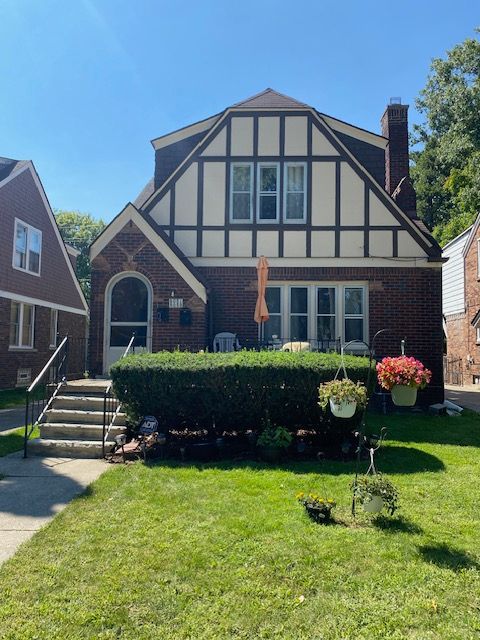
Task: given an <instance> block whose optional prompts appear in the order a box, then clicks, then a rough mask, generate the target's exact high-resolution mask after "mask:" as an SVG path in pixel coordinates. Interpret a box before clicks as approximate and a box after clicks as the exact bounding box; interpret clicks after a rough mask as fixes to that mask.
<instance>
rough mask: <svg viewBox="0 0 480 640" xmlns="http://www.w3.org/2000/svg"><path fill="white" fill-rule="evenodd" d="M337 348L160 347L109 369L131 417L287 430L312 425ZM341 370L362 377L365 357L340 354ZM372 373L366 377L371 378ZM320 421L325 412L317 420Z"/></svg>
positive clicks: (181, 424)
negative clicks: (290, 350)
mask: <svg viewBox="0 0 480 640" xmlns="http://www.w3.org/2000/svg"><path fill="white" fill-rule="evenodd" d="M339 361H340V357H339V356H338V355H337V354H323V353H309V352H303V353H287V352H276V351H260V352H256V351H237V352H234V353H188V352H168V351H162V352H159V353H154V354H141V355H132V356H128V357H126V358H124V359H122V360H120V361H119V362H117V363H115V364H114V365H113V366H112V368H111V376H112V380H113V385H114V390H115V393H116V395H117V397H118V398H119V399H120V400H121V401H122V402H123V403H125V405H126V410H127V412H128V413H129V414H131V415H134V416H136V417H140V416H143V415H149V414H150V415H154V416H156V417H157V419H158V421H159V424H160V425H161V426H162V427H165V428H167V429H171V428H187V429H198V428H211V427H212V422H213V421H215V424H216V426H217V428H218V429H222V430H223V429H226V430H237V431H245V430H247V429H257V428H258V427H259V426H260V425H261V424H262V423H263V422H264V421H265V418H266V416H268V419H269V420H270V422H271V423H272V424H273V425H282V426H285V427H287V428H288V429H290V430H291V429H297V428H300V427H304V428H306V427H313V428H318V426H319V424H320V422H321V420H322V413H321V410H320V407H319V406H318V386H319V384H320V383H322V382H325V381H328V380H332V379H333V377H334V375H335V373H336V371H337V369H338V365H339ZM345 364H346V367H347V369H348V372H349V376H350V378H351V379H352V380H354V381H361V382H364V383H366V381H367V375H368V359H367V358H362V357H358V356H347V357H345ZM372 379H374V375H373V376H372ZM323 420H325V418H323Z"/></svg>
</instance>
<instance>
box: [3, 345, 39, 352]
mask: <svg viewBox="0 0 480 640" xmlns="http://www.w3.org/2000/svg"><path fill="white" fill-rule="evenodd" d="M8 350H9V351H17V352H24V351H28V353H32V352H36V351H37V349H34V348H33V347H12V346H10V347H8Z"/></svg>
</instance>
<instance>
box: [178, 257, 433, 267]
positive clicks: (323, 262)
mask: <svg viewBox="0 0 480 640" xmlns="http://www.w3.org/2000/svg"><path fill="white" fill-rule="evenodd" d="M267 259H268V263H269V265H270V267H291V268H293V267H312V268H313V267H334V268H335V267H358V268H360V269H361V268H370V267H383V268H388V267H391V268H397V269H399V268H403V267H408V268H417V269H418V268H422V269H441V268H442V263H441V262H428V258H426V257H425V258H270V257H268V256H267ZM189 260H190V262H191V263H192V264H193V266H195V267H256V266H257V263H258V258H225V257H220V258H203V257H202V258H190V259H189Z"/></svg>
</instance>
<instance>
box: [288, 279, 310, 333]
mask: <svg viewBox="0 0 480 640" xmlns="http://www.w3.org/2000/svg"><path fill="white" fill-rule="evenodd" d="M289 324H290V340H300V341H302V340H308V333H309V332H308V287H291V288H290V323H289Z"/></svg>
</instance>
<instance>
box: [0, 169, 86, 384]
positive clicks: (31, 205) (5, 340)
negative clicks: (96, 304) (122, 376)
mask: <svg viewBox="0 0 480 640" xmlns="http://www.w3.org/2000/svg"><path fill="white" fill-rule="evenodd" d="M78 253H79V252H78V251H77V250H76V249H74V248H73V247H69V246H66V245H65V244H64V242H63V240H62V238H61V236H60V232H59V229H58V227H57V223H56V221H55V217H54V215H53V212H52V209H51V207H50V204H49V202H48V200H47V197H46V194H45V191H44V189H43V186H42V183H41V182H40V178H39V177H38V174H37V172H36V170H35V167H34V165H33V163H32V162H31V161H18V160H12V159H10V158H0V363H1V366H0V389H4V388H7V389H9V388H13V387H23V386H28V385H29V384H30V382H31V381H32V380H33V379H34V378H35V376H36V375H37V374H38V373H39V372H40V371H41V369H42V368H43V366H44V365H45V364H46V362H47V361H48V360H49V358H50V357H51V355H52V354H53V353H54V351H55V349H56V346H57V341H58V338H59V336H61V337H64V336H65V335H69V336H70V338H71V342H74V344H75V347H73V348H72V349H73V350H72V353H71V363H72V364H77V363H76V362H75V361H78V366H77V368H78V367H79V366H80V362H81V363H82V366H84V363H85V358H84V357H83V358H82V350H83V352H84V351H85V335H86V322H87V313H88V307H87V303H86V301H85V298H84V296H83V293H82V290H81V288H80V284H79V282H78V280H77V277H76V275H75V261H76V257H77V255H78ZM78 373H83V369H82V371H81V372H80V371H78Z"/></svg>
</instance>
